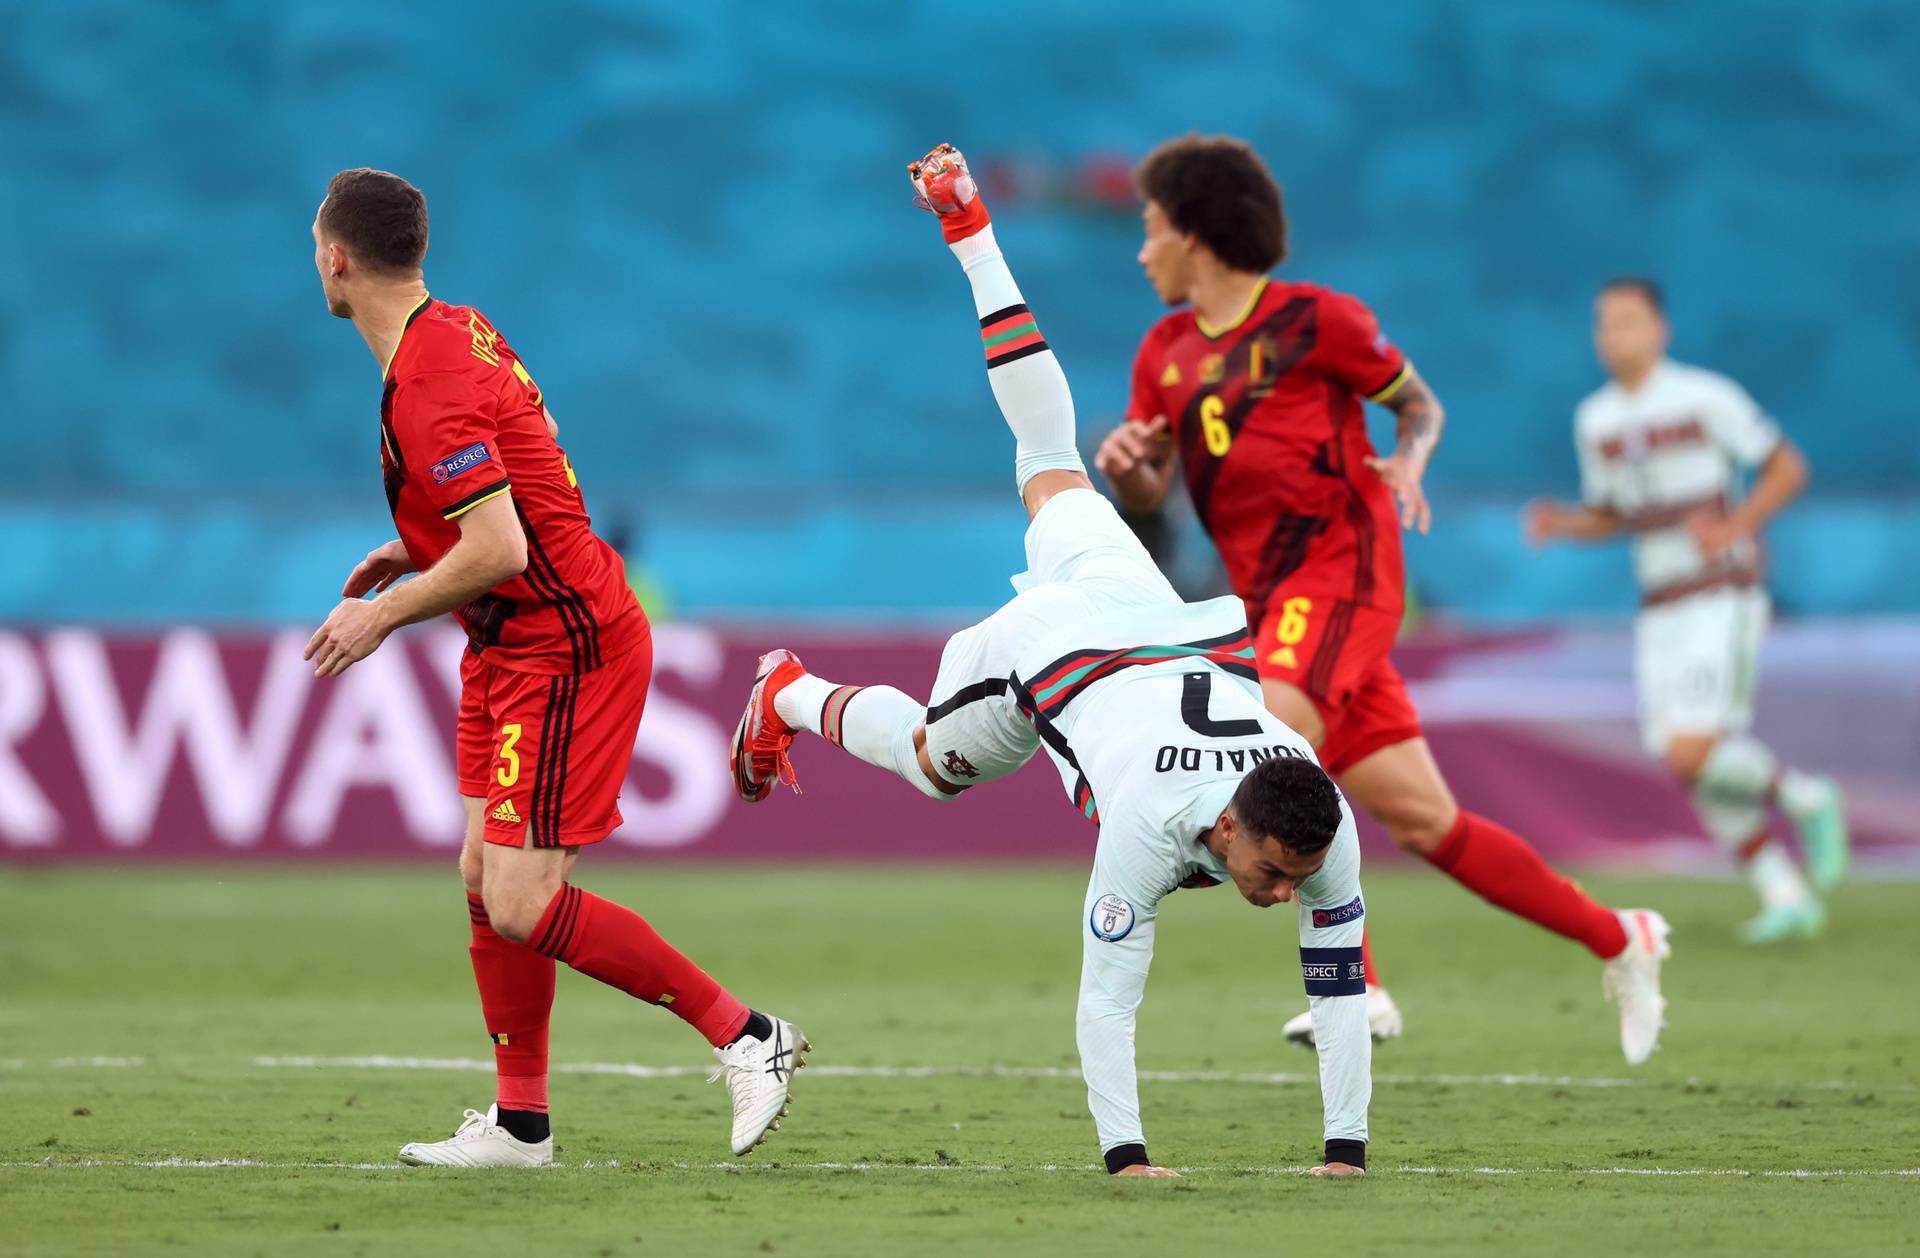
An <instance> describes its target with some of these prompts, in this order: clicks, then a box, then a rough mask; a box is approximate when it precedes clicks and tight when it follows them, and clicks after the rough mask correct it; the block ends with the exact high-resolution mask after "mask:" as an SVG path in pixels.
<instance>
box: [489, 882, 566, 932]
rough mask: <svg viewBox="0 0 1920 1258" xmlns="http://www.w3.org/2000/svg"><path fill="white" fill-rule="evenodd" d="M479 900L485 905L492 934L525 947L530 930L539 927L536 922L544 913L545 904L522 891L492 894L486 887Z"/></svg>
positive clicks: (538, 922)
mask: <svg viewBox="0 0 1920 1258" xmlns="http://www.w3.org/2000/svg"><path fill="white" fill-rule="evenodd" d="M482 898H483V899H484V900H485V902H486V906H487V920H488V921H489V922H491V923H492V924H493V929H494V933H495V934H497V935H499V936H500V937H501V938H503V939H508V940H511V941H513V942H514V943H525V942H527V940H529V939H531V938H533V932H534V929H535V928H536V927H537V926H539V925H540V919H541V918H542V917H543V916H545V915H546V911H547V900H543V899H541V898H540V897H539V896H538V895H537V894H528V893H526V892H525V891H520V890H512V891H505V892H501V893H495V892H494V891H493V889H492V888H491V887H489V888H487V890H486V893H485V894H484V896H483V897H482ZM551 898H552V897H548V899H551Z"/></svg>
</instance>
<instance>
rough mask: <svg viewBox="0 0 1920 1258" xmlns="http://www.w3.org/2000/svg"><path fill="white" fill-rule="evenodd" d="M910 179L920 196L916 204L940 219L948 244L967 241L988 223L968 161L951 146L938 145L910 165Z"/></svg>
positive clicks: (941, 228)
mask: <svg viewBox="0 0 1920 1258" xmlns="http://www.w3.org/2000/svg"><path fill="white" fill-rule="evenodd" d="M907 178H908V179H909V180H911V181H912V183H913V190H914V192H915V193H917V194H918V195H916V196H915V197H914V198H913V203H914V204H915V205H917V206H919V207H920V208H921V209H923V210H932V211H933V212H934V213H935V214H937V215H939V217H940V231H941V233H942V234H944V235H945V236H946V238H947V243H948V244H952V243H953V242H954V241H956V240H965V239H966V238H967V237H968V236H971V235H973V234H974V233H975V232H977V231H979V230H980V229H981V228H982V227H985V226H986V225H987V223H988V219H987V207H986V206H985V205H983V204H981V202H980V189H979V186H978V185H976V184H975V183H974V182H973V176H972V175H971V174H970V173H968V171H967V159H966V157H965V156H964V155H962V154H961V152H960V150H959V149H957V148H955V147H953V145H951V144H936V145H934V147H933V151H932V152H930V153H928V154H927V155H926V156H925V157H923V158H921V159H920V160H919V161H917V162H908V163H907Z"/></svg>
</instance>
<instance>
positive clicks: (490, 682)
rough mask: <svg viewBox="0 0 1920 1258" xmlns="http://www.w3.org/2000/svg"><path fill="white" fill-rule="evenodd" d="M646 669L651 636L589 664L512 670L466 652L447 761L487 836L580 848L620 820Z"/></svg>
mask: <svg viewBox="0 0 1920 1258" xmlns="http://www.w3.org/2000/svg"><path fill="white" fill-rule="evenodd" d="M652 675H653V637H652V635H651V634H649V635H648V636H647V637H645V638H642V639H641V640H640V643H639V645H637V646H635V647H634V648H633V649H632V650H630V651H628V652H627V653H626V654H624V655H621V656H619V657H617V658H615V659H611V660H607V661H606V662H605V663H603V664H601V666H600V667H599V668H596V669H594V670H593V671H592V672H588V673H579V674H574V675H565V674H562V675H558V676H555V675H550V674H547V673H520V672H514V671H513V670H511V669H506V668H499V667H497V666H495V665H493V664H489V663H487V662H486V657H485V656H481V655H474V654H473V653H472V652H468V653H467V654H466V655H465V656H464V657H462V659H461V663H460V724H459V726H458V729H457V730H456V732H455V735H454V760H455V763H456V764H457V765H458V769H459V775H460V793H461V794H462V795H478V796H481V797H483V798H484V799H485V800H486V801H487V802H486V807H485V810H484V815H485V818H486V826H485V828H484V829H483V830H482V831H481V837H482V838H484V839H486V841H487V842H489V843H501V844H504V845H506V846H508V847H520V846H521V845H522V844H523V843H525V841H526V839H527V836H528V835H529V834H531V835H532V836H533V846H535V847H579V846H581V845H583V844H587V843H598V842H599V841H600V840H601V839H604V838H606V837H607V836H608V835H609V834H612V833H613V832H614V831H615V830H616V829H618V828H619V826H620V803H619V801H620V787H621V785H622V784H623V783H624V782H625V781H626V779H627V765H628V763H629V762H630V761H631V760H632V759H633V738H634V735H635V734H637V733H639V732H640V712H641V710H642V709H643V708H645V707H646V705H647V682H648V680H649V679H650V678H651V677H652Z"/></svg>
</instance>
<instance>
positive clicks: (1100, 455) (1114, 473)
mask: <svg viewBox="0 0 1920 1258" xmlns="http://www.w3.org/2000/svg"><path fill="white" fill-rule="evenodd" d="M1166 442H1167V417H1166V416H1165V415H1155V416H1154V417H1153V418H1152V419H1151V420H1149V421H1147V422H1146V423H1144V424H1136V423H1134V422H1133V421H1132V420H1130V419H1129V420H1126V421H1125V422H1123V423H1122V424H1121V425H1120V426H1119V427H1118V428H1116V429H1114V430H1113V431H1112V432H1110V433H1108V434H1107V439H1106V440H1105V441H1102V442H1101V443H1100V449H1099V450H1098V451H1097V452H1095V454H1094V456H1093V465H1094V466H1095V467H1097V468H1099V469H1100V472H1101V474H1102V475H1103V476H1105V477H1106V478H1107V479H1108V480H1120V479H1122V478H1123V477H1127V476H1131V475H1133V474H1134V473H1135V472H1137V471H1139V470H1140V465H1141V464H1143V463H1150V462H1152V461H1153V460H1154V458H1155V457H1156V456H1157V455H1158V453H1159V450H1160V448H1161V447H1162V446H1164V445H1165V444H1166Z"/></svg>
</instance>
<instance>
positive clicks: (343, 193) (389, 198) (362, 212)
mask: <svg viewBox="0 0 1920 1258" xmlns="http://www.w3.org/2000/svg"><path fill="white" fill-rule="evenodd" d="M320 230H321V231H322V232H324V233H325V234H327V235H329V236H332V237H333V238H334V239H335V240H338V241H339V242H340V243H341V244H343V245H345V246H346V247H347V252H348V253H350V254H352V255H353V257H354V260H355V261H357V262H359V263H360V264H361V265H362V266H365V267H368V268H371V269H372V270H376V271H411V270H413V269H414V268H416V267H418V266H419V265H420V261H421V259H423V258H425V257H426V256H427V198H426V197H425V196H423V195H421V192H420V189H418V188H416V187H414V186H413V185H412V184H410V183H408V182H407V181H406V180H404V179H402V178H401V177H400V176H398V175H394V174H389V173H388V172H386V171H384V170H369V169H368V168H367V167H365V166H361V167H358V168H356V169H353V170H343V171H341V172H340V173H339V174H337V175H335V176H334V177H333V179H332V180H331V181H329V182H328V184H327V199H326V201H325V202H324V203H322V204H321V206H320Z"/></svg>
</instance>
